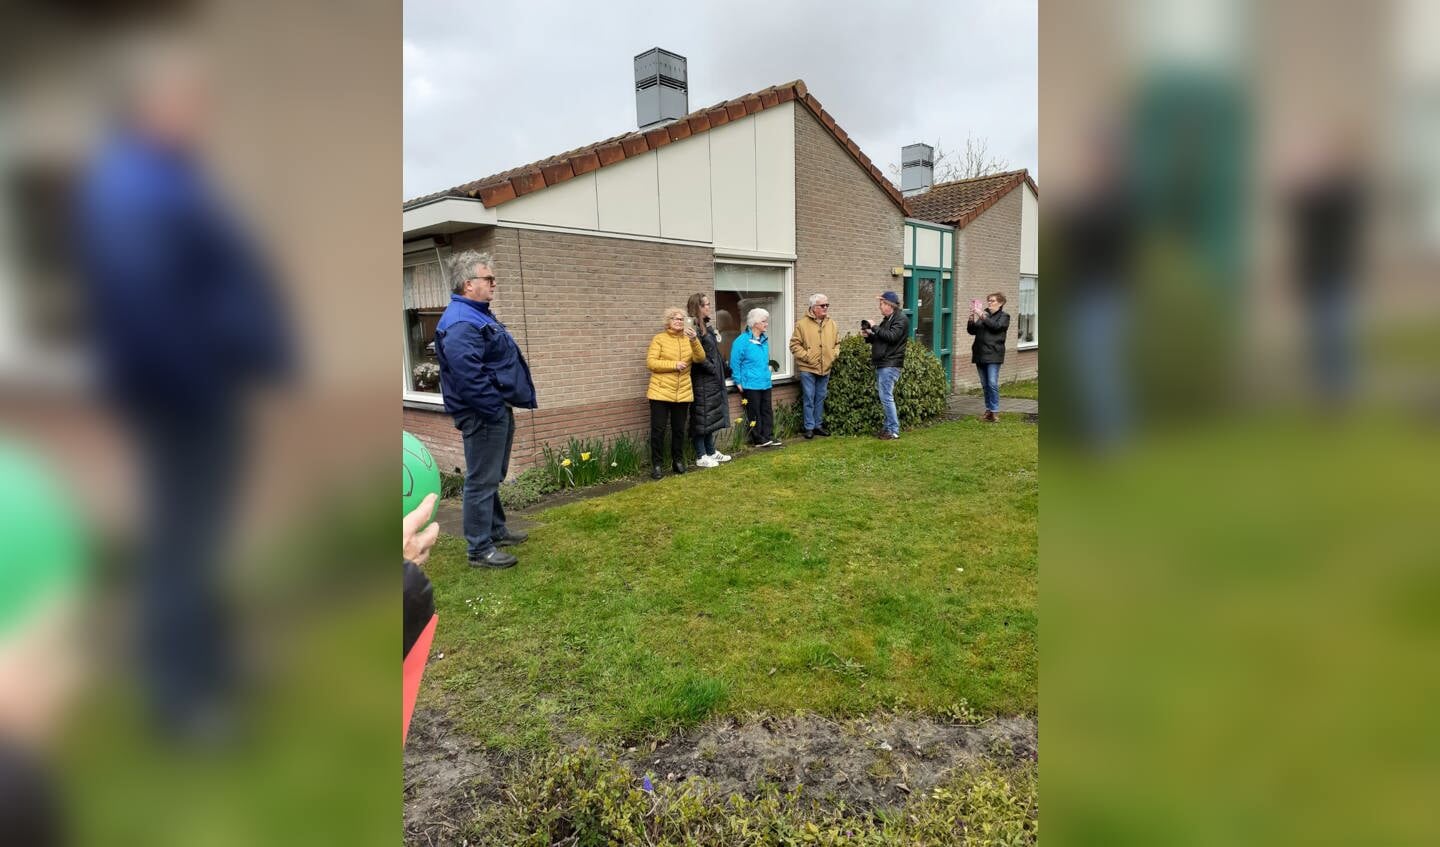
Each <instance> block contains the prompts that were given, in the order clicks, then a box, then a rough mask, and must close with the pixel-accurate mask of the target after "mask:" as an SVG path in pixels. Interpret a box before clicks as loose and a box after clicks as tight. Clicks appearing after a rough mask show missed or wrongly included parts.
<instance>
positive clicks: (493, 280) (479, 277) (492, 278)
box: [466, 276, 495, 285]
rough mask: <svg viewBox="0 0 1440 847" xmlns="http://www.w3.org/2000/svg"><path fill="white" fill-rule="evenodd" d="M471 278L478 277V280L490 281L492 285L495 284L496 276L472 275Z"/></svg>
mask: <svg viewBox="0 0 1440 847" xmlns="http://www.w3.org/2000/svg"><path fill="white" fill-rule="evenodd" d="M470 279H478V280H480V281H481V282H488V283H490V284H491V285H494V284H495V277H493V276H472V277H470ZM469 281H470V280H466V282H469Z"/></svg>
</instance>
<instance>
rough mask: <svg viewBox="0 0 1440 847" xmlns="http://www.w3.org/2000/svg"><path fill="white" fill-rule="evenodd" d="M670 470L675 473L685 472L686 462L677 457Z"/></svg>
mask: <svg viewBox="0 0 1440 847" xmlns="http://www.w3.org/2000/svg"><path fill="white" fill-rule="evenodd" d="M670 470H672V471H674V472H675V473H685V463H684V462H682V461H680V460H678V459H677V460H675V463H674V464H672V465H671V466H670Z"/></svg>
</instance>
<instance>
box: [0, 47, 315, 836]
mask: <svg viewBox="0 0 1440 847" xmlns="http://www.w3.org/2000/svg"><path fill="white" fill-rule="evenodd" d="M137 71H138V72H137V74H136V75H135V78H134V79H132V80H128V83H129V85H128V86H127V88H128V90H127V97H126V100H125V103H124V104H123V106H124V108H123V109H122V114H121V115H120V117H121V120H120V123H119V125H118V126H117V127H116V128H115V130H114V131H113V132H112V133H111V134H110V135H109V137H108V138H107V139H106V141H105V143H104V144H103V145H102V146H101V147H100V148H99V150H98V151H97V152H96V155H95V157H94V159H93V161H92V162H91V163H90V165H89V167H88V168H87V170H86V172H85V173H84V175H83V177H82V179H81V180H80V183H79V185H78V191H77V194H76V196H75V203H74V212H75V233H76V247H77V259H78V269H79V271H80V277H81V282H82V285H83V288H82V290H83V291H84V292H85V298H84V304H85V307H86V311H87V317H88V319H89V323H90V329H91V333H92V337H93V341H94V351H95V353H96V355H97V365H98V366H99V375H100V377H101V380H102V384H103V387H104V391H105V398H106V399H107V400H108V401H109V403H110V404H111V406H112V408H113V409H114V410H115V411H116V412H117V413H118V417H119V420H120V421H122V422H123V424H124V425H125V427H126V429H125V432H126V435H127V436H128V437H129V439H130V440H131V442H132V443H133V445H134V447H135V451H136V457H137V459H138V460H139V465H140V469H141V472H142V477H141V479H142V483H141V485H140V486H139V491H138V494H139V496H140V497H141V498H142V499H143V500H144V501H145V510H144V515H145V516H144V518H143V524H142V533H143V538H142V539H141V540H140V542H139V544H138V547H137V553H136V555H137V559H138V561H137V567H136V574H137V578H138V581H139V585H138V592H137V595H138V598H139V601H140V605H141V609H142V618H141V621H140V626H139V627H138V633H137V634H138V635H139V637H140V639H141V642H142V645H141V650H140V653H141V656H142V657H143V663H144V668H145V675H144V678H145V681H146V684H147V688H148V689H149V691H148V693H149V695H150V700H151V701H152V702H151V704H150V705H151V707H152V708H153V710H154V718H155V720H156V723H157V728H158V729H160V730H161V731H163V732H164V733H165V734H166V735H167V736H168V737H170V738H171V739H172V740H175V741H178V742H189V743H199V744H209V743H213V742H215V741H217V740H223V738H224V736H226V735H228V734H229V732H230V730H229V729H228V725H230V724H232V723H233V721H234V719H235V717H236V716H235V715H234V712H235V705H234V702H233V701H234V695H235V694H236V693H237V686H236V679H235V666H236V661H235V656H234V641H235V639H234V637H233V632H232V629H233V627H232V625H231V624H230V623H228V620H229V618H228V617H227V615H226V614H225V608H226V606H227V605H228V603H227V602H226V596H225V592H224V585H225V580H224V579H223V567H224V564H225V558H226V552H227V544H226V539H227V537H228V529H229V525H230V521H231V518H232V517H233V515H234V511H235V510H234V506H235V502H236V498H237V496H238V495H239V493H240V488H241V482H242V480H243V478H244V475H245V472H246V471H247V470H248V468H249V465H250V456H249V453H248V446H249V441H250V433H251V425H250V421H249V417H250V407H251V399H252V397H253V396H254V392H255V391H256V390H257V389H261V388H264V387H266V386H275V385H277V384H279V383H283V382H285V381H286V380H287V379H288V378H289V377H290V376H291V375H292V374H293V373H294V371H295V368H296V359H297V356H296V349H295V339H294V335H293V333H292V331H291V328H290V322H289V316H288V310H287V309H286V308H285V305H284V302H283V298H282V296H281V292H280V285H279V282H278V281H277V279H276V278H275V276H274V275H273V272H272V270H271V268H270V266H269V263H268V262H267V261H266V260H265V258H264V256H263V255H262V253H261V251H260V249H259V246H258V244H257V243H255V242H254V241H253V240H252V238H251V237H250V236H249V234H248V233H247V232H246V231H245V228H244V227H243V226H242V225H241V224H240V222H239V221H238V219H237V218H236V216H235V215H234V214H233V213H232V211H231V209H230V205H229V203H228V202H227V201H226V199H225V197H224V195H223V194H222V193H221V192H220V190H219V189H218V188H217V186H216V185H215V184H214V183H212V182H211V180H210V178H209V177H208V175H207V172H206V170H207V169H206V167H205V160H204V158H203V156H202V155H201V151H202V149H203V148H202V144H201V141H202V139H203V137H204V135H205V132H206V130H207V128H208V121H207V117H206V116H207V107H206V104H207V102H208V90H209V87H208V85H207V83H206V80H205V76H204V73H203V71H202V68H201V67H200V65H199V60H198V59H196V58H195V57H193V56H191V55H189V54H183V53H179V52H173V51H166V53H165V55H164V56H157V57H156V58H155V60H154V62H153V63H152V64H150V65H147V66H146V67H145V69H144V70H143V71H140V70H139V69H137ZM0 840H3V839H0Z"/></svg>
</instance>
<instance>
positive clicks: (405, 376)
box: [400, 246, 450, 407]
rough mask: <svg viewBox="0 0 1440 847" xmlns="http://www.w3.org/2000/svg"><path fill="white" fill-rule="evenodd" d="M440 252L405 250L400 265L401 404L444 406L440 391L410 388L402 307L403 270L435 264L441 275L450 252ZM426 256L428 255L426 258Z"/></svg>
mask: <svg viewBox="0 0 1440 847" xmlns="http://www.w3.org/2000/svg"><path fill="white" fill-rule="evenodd" d="M441 250H442V248H441V247H439V246H427V247H423V248H421V249H418V250H415V249H412V250H407V251H405V254H404V259H403V261H402V262H401V265H400V268H401V286H402V301H401V308H400V396H401V399H402V401H403V402H409V403H421V404H424V405H427V406H440V407H443V406H444V405H445V396H444V395H443V394H442V393H441V392H440V391H438V390H437V391H415V390H413V389H412V388H411V387H410V370H411V368H412V367H413V365H411V363H410V337H409V332H408V330H409V327H408V326H407V321H406V315H405V312H406V311H407V310H406V309H405V307H404V301H403V286H404V269H405V268H413V267H416V266H418V265H424V264H429V263H430V262H436V263H438V264H439V265H440V272H441V273H442V274H443V273H444V272H445V259H446V258H447V257H448V254H449V252H450V251H449V248H448V247H447V248H444V253H442V252H441ZM426 254H429V255H428V256H427V255H426Z"/></svg>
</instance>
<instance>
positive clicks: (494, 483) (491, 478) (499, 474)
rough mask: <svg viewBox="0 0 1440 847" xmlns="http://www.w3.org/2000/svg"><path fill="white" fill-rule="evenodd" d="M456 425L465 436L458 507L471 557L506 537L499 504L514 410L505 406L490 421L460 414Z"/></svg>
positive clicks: (512, 428) (511, 441)
mask: <svg viewBox="0 0 1440 847" xmlns="http://www.w3.org/2000/svg"><path fill="white" fill-rule="evenodd" d="M455 428H456V429H458V430H460V435H461V436H462V437H463V438H464V440H465V489H464V492H463V494H462V495H461V498H460V507H461V514H462V516H463V518H464V524H465V541H466V542H467V544H468V545H469V547H470V558H472V559H473V558H475V557H477V556H483V555H485V554H486V553H489V552H490V551H491V550H493V549H495V539H497V538H504V537H505V508H504V507H503V506H501V505H500V495H499V491H500V483H501V482H504V481H505V475H506V474H507V473H509V472H510V448H511V447H512V446H513V445H514V443H515V412H514V410H513V409H509V408H507V409H506V410H505V414H504V415H503V416H502V417H500V418H499V419H498V420H489V421H487V420H485V419H484V418H482V417H481V416H480V415H477V414H475V413H473V412H467V413H463V414H459V415H456V416H455Z"/></svg>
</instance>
